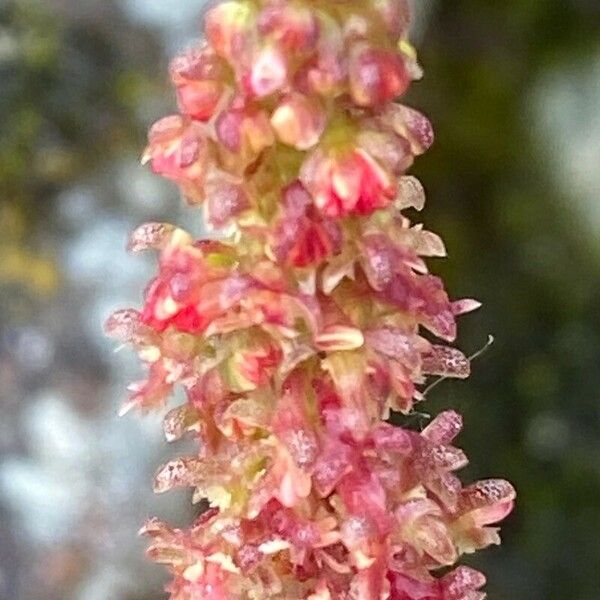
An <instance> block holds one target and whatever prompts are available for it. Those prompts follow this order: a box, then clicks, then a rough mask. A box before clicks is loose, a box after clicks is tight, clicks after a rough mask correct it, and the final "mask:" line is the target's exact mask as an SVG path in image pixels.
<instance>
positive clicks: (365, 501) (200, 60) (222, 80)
mask: <svg viewBox="0 0 600 600" xmlns="http://www.w3.org/2000/svg"><path fill="white" fill-rule="evenodd" d="M408 23H409V15H408V8H407V5H406V2H405V0H361V1H360V2H358V1H352V0H347V1H344V0H337V1H333V0H332V1H329V2H317V1H315V0H235V1H228V2H224V3H221V4H218V5H216V6H214V7H213V8H211V9H210V10H209V12H208V14H207V16H206V29H205V35H206V41H205V42H203V43H202V44H200V45H198V47H196V48H194V49H192V50H190V51H189V52H187V53H186V54H184V55H183V56H180V57H178V58H177V59H176V60H175V61H174V62H173V64H172V68H171V76H172V80H173V83H174V85H175V88H176V91H177V98H178V104H179V113H178V114H177V115H174V116H169V117H166V118H164V119H162V120H160V121H159V122H158V123H156V124H155V125H154V126H153V127H152V129H151V131H150V135H149V145H148V148H147V150H146V152H145V155H144V160H145V161H147V162H149V163H150V165H151V167H152V169H153V171H154V172H155V173H158V174H160V175H163V176H164V177H167V178H169V179H172V180H173V181H175V182H176V183H177V184H178V185H179V187H180V188H181V190H182V193H183V195H184V196H185V198H186V199H187V200H188V201H189V202H190V203H191V204H201V205H202V207H203V209H204V217H205V223H206V224H207V225H208V226H209V227H212V228H213V229H214V230H215V231H216V232H218V233H219V235H218V236H215V238H214V239H210V240H201V241H196V240H194V239H193V238H192V237H191V236H190V235H189V234H187V233H186V232H184V231H182V230H181V229H178V228H175V227H173V226H170V225H165V224H157V223H151V224H147V225H143V226H142V227H140V228H138V230H137V231H135V232H134V234H133V236H132V239H131V244H130V247H131V250H133V251H140V250H145V249H148V248H152V249H155V250H158V251H159V253H160V264H159V273H158V275H157V277H156V278H155V279H154V280H153V281H152V282H151V283H150V285H149V287H148V289H147V291H146V296H145V304H144V307H143V310H142V311H136V310H124V311H119V312H117V313H115V314H114V315H113V316H112V317H111V318H110V320H109V322H108V324H107V329H108V331H109V333H110V334H112V335H113V336H115V337H116V338H118V339H120V340H122V341H126V342H129V343H131V344H133V346H134V347H135V348H136V349H137V350H138V352H139V354H140V357H141V358H142V360H143V361H144V362H145V363H147V364H148V367H149V376H148V378H147V379H146V380H145V381H142V382H139V383H136V384H133V385H132V386H131V395H130V397H129V400H128V402H127V403H126V405H125V407H124V409H125V410H128V409H130V408H139V409H142V410H149V409H155V408H162V407H163V406H164V405H165V402H166V399H167V397H168V396H169V395H170V393H171V391H172V390H173V388H174V386H176V385H180V386H181V387H182V388H183V389H184V390H185V392H186V395H187V402H186V403H185V404H183V405H182V406H179V407H177V408H174V409H172V410H171V411H170V412H168V414H167V415H166V417H165V420H164V429H165V434H166V437H167V439H168V440H169V441H174V440H177V439H180V438H181V437H182V436H184V435H190V436H192V437H194V438H195V439H197V441H198V451H197V453H196V454H194V455H193V456H186V457H183V458H179V459H176V460H173V461H171V462H169V463H168V464H167V465H165V466H164V467H163V468H161V470H160V471H159V473H158V474H157V476H156V481H155V488H156V491H157V492H163V491H166V490H169V489H171V488H173V487H176V486H189V487H192V488H194V490H195V492H194V498H195V499H196V500H198V501H200V500H203V499H207V500H208V502H209V504H210V509H209V510H208V511H207V512H205V513H204V514H203V515H202V517H201V518H200V519H199V520H198V521H197V522H195V523H194V524H193V525H192V526H191V527H190V528H189V529H186V530H179V529H172V528H170V527H168V526H167V525H166V524H164V523H162V522H159V521H156V520H152V521H150V522H148V523H147V524H146V526H145V527H144V532H145V533H146V534H147V535H149V536H150V537H151V538H152V544H151V547H150V549H149V554H150V556H151V557H152V558H153V559H154V560H156V561H157V562H161V563H164V564H166V565H167V566H168V567H169V569H170V570H171V572H172V574H173V581H172V583H171V584H170V587H169V591H170V593H171V598H172V600H200V599H205V600H231V599H236V598H239V599H246V598H247V599H254V600H262V599H271V598H272V599H281V600H296V599H298V600H300V599H303V598H304V599H311V600H383V599H388V598H389V599H392V600H480V599H481V598H483V597H484V594H483V592H481V591H480V590H481V588H482V586H483V585H484V583H485V579H484V577H483V575H481V574H480V573H478V572H476V571H474V570H472V569H470V568H467V567H458V568H455V569H454V570H450V571H448V570H447V569H446V570H445V571H443V572H445V573H446V574H445V575H443V576H437V575H436V571H437V570H438V569H440V568H443V567H451V566H453V565H454V564H455V563H456V561H457V559H458V557H459V555H460V554H461V553H465V552H473V551H474V550H477V549H479V548H483V547H485V546H487V545H489V544H494V543H498V541H499V538H498V534H497V530H496V528H495V527H493V526H492V525H494V524H495V523H497V522H498V521H500V520H501V519H502V518H504V517H505V516H506V515H507V514H508V513H509V512H510V510H511V508H512V504H513V499H514V490H513V488H512V487H511V485H510V484H509V483H507V482H505V481H502V480H487V481H480V482H478V483H475V484H473V485H469V486H466V487H463V485H462V484H461V482H460V481H459V479H458V478H457V477H456V475H455V474H454V472H455V471H456V470H457V469H459V468H461V467H463V466H464V465H465V464H466V462H467V460H466V457H465V455H464V454H463V453H462V451H460V450H459V449H457V448H456V447H454V446H453V445H452V442H453V440H454V438H455V436H456V435H457V434H458V432H459V431H460V428H461V425H462V423H461V418H460V416H459V415H458V414H457V413H455V412H452V411H449V412H444V413H442V414H440V415H438V416H437V417H436V418H435V419H433V420H432V422H431V423H430V424H429V425H428V426H427V427H426V428H425V429H424V430H423V431H421V432H415V431H412V430H409V429H405V428H401V427H394V426H392V425H390V424H389V423H387V422H386V420H387V419H388V417H389V416H390V414H391V412H392V411H396V412H399V413H404V414H409V413H410V412H411V410H413V404H414V403H415V402H418V401H421V400H422V399H423V396H422V386H423V384H424V383H425V382H426V379H427V377H428V376H431V375H438V376H445V377H459V378H464V377H467V376H468V374H469V360H468V359H467V358H466V357H465V356H464V355H463V354H462V353H461V352H460V351H459V350H457V349H455V348H453V347H451V346H448V345H446V344H437V343H433V342H432V341H429V340H428V339H427V338H426V337H423V335H422V334H423V331H424V330H427V331H428V332H429V333H430V334H431V335H430V336H429V337H430V338H433V337H437V338H439V339H440V340H442V341H444V342H446V343H451V342H453V340H454V339H455V337H456V316H457V315H459V314H461V313H464V312H467V311H469V310H473V309H474V308H476V307H477V306H478V304H477V303H476V302H475V301H472V300H461V301H454V302H452V301H450V299H449V298H448V295H447V294H446V291H445V290H444V287H443V284H442V281H441V280H440V279H439V278H437V277H435V276H433V275H431V274H429V273H428V270H427V266H426V264H425V261H424V258H425V257H431V256H443V255H444V245H443V243H442V241H441V240H440V238H439V237H437V236H436V235H435V234H433V233H431V232H428V231H426V230H424V229H423V228H422V227H421V226H420V225H412V224H411V223H410V221H409V219H408V218H407V217H406V216H405V215H404V213H403V211H405V210H406V209H413V210H417V211H418V210H420V209H421V208H422V207H423V203H424V192H423V188H422V186H421V184H420V183H419V181H418V180H417V179H415V178H414V177H412V176H410V175H406V174H405V173H406V171H407V169H408V168H409V167H410V166H411V164H412V162H413V160H414V158H415V156H417V155H419V154H421V153H423V152H424V151H425V150H427V149H428V148H429V146H430V145H431V143H432V141H433V133H432V129H431V126H430V124H429V122H428V120H427V119H426V118H425V117H424V116H423V115H421V114H420V113H418V112H417V111H415V110H414V109H412V108H409V107H407V106H404V105H402V104H398V103H395V102H394V100H395V99H396V98H397V97H398V96H401V95H402V94H403V93H404V92H405V91H406V89H407V87H408V85H409V83H410V81H411V80H413V79H416V78H417V77H419V75H420V69H419V67H418V65H417V63H416V60H415V53H414V50H413V49H412V47H411V46H410V44H409V43H408V41H407V27H408Z"/></svg>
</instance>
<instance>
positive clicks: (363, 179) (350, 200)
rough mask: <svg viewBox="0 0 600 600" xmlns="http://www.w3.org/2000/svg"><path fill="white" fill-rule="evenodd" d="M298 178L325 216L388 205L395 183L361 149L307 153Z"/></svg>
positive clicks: (357, 211) (365, 212) (347, 213)
mask: <svg viewBox="0 0 600 600" xmlns="http://www.w3.org/2000/svg"><path fill="white" fill-rule="evenodd" d="M300 180H301V181H302V183H303V185H304V186H305V187H306V188H307V189H308V190H309V191H310V192H311V194H312V196H313V199H314V203H315V205H316V206H317V208H319V210H321V212H322V213H323V214H324V215H325V216H327V217H342V216H345V215H350V214H358V215H367V214H370V213H372V212H373V211H374V210H376V209H379V208H385V207H386V206H388V205H389V204H390V203H391V202H392V200H393V199H394V197H395V194H396V186H395V184H394V182H393V180H392V178H391V177H390V175H389V174H388V173H387V172H386V171H385V170H384V169H383V168H382V167H381V166H380V165H379V164H378V163H377V162H376V161H375V160H374V159H373V158H372V157H371V156H370V155H369V154H368V153H367V152H365V151H364V150H362V149H360V148H354V149H352V150H349V151H342V152H340V153H338V152H335V151H330V152H328V153H324V152H323V151H322V150H317V151H315V152H314V153H313V154H311V155H310V156H309V157H308V159H307V160H306V162H305V163H304V165H303V166H302V170H301V172H300Z"/></svg>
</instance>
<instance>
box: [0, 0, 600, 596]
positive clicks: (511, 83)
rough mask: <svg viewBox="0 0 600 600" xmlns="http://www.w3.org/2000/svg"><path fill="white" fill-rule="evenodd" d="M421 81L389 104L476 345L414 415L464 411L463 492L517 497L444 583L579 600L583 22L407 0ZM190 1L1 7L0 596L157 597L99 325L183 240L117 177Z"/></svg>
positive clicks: (190, 12)
mask: <svg viewBox="0 0 600 600" xmlns="http://www.w3.org/2000/svg"><path fill="white" fill-rule="evenodd" d="M416 4H418V6H416V7H415V8H416V12H417V15H418V18H417V23H416V27H415V35H414V41H415V43H416V45H417V47H418V48H419V50H420V56H421V62H422V64H423V66H424V67H425V72H426V77H425V79H424V81H423V82H421V83H419V84H417V85H415V86H414V89H413V91H412V92H411V93H410V98H409V99H408V102H409V103H412V104H414V105H416V106H418V107H420V108H422V109H423V110H424V112H426V113H427V114H429V115H430V116H431V117H432V120H433V122H434V125H435V127H436V130H437V143H436V144H435V146H434V148H433V149H432V150H431V151H430V152H429V153H428V154H427V155H426V156H425V157H423V158H421V159H420V160H419V161H418V163H417V167H416V169H415V173H416V174H417V175H419V176H420V177H421V178H422V179H423V181H424V183H425V185H426V188H427V190H428V196H429V204H428V207H427V208H426V210H425V214H424V219H425V221H426V222H427V224H428V226H429V227H430V228H431V229H433V230H434V231H437V232H439V233H441V234H442V235H443V237H444V238H445V240H446V242H447V246H448V250H449V256H450V258H449V260H447V261H441V262H438V263H435V264H434V265H432V269H433V270H434V271H435V272H437V273H439V274H442V275H443V276H445V277H446V278H447V284H448V287H449V289H450V290H451V292H452V294H453V296H455V297H461V296H475V297H477V298H479V299H480V300H481V301H482V302H483V303H484V309H483V310H481V311H478V312H477V313H474V314H473V315H470V316H467V317H465V318H463V319H462V333H461V338H460V345H461V347H462V348H463V349H465V351H467V353H471V352H472V351H475V350H477V349H478V348H480V347H481V346H483V345H484V344H485V341H486V339H487V336H488V335H489V334H492V335H494V337H495V344H494V345H493V346H492V347H491V348H490V349H489V350H488V351H487V352H486V353H485V354H484V355H483V356H482V357H481V358H479V359H478V360H477V361H476V363H475V364H474V373H473V376H472V377H471V379H470V380H468V381H467V382H459V383H444V384H443V385H440V386H437V387H436V389H435V391H434V392H432V394H431V400H430V404H429V405H428V409H430V410H431V412H437V411H439V410H441V409H442V408H445V407H449V406H453V407H457V408H458V409H459V410H461V411H462V412H463V413H464V414H465V419H466V429H465V433H464V434H463V435H462V437H461V440H460V441H461V445H462V447H463V448H464V449H465V450H466V451H467V453H468V454H469V456H470V457H471V459H472V462H471V465H470V466H469V467H468V469H467V472H466V473H465V477H466V478H471V477H488V476H493V475H501V476H506V477H507V478H509V479H511V480H512V481H513V482H514V483H515V485H516V486H517V488H518V490H519V493H520V496H519V504H518V507H517V510H516V512H515V513H514V515H513V516H512V517H511V518H510V520H509V521H508V522H507V524H506V525H505V526H504V528H503V531H504V538H505V542H504V545H503V546H502V547H501V548H496V549H492V550H488V551H485V552H483V553H481V554H480V555H478V556H476V557H474V558H472V559H470V560H469V562H470V563H471V564H473V565H475V566H478V567H480V568H482V569H484V570H485V571H486V572H487V573H488V574H489V587H488V590H489V595H490V599H491V600H509V599H510V600H525V599H526V600H542V599H543V600H564V599H565V598H569V599H570V600H598V598H600V2H598V0H536V1H535V2H532V1H531V0H505V1H503V2H497V1H496V0H418V1H417V2H416ZM202 9H203V2H202V0H177V1H172V2H164V1H163V0H0V600H42V599H43V600H106V599H108V598H110V599H111V600H142V599H143V600H158V599H160V598H164V597H165V595H164V594H162V593H161V591H160V590H161V586H162V582H163V581H164V579H163V573H161V570H160V568H155V567H154V566H150V565H148V564H146V563H145V562H144V560H143V541H141V540H139V539H137V537H136V531H137V529H138V527H139V525H140V524H141V523H142V521H143V520H144V519H145V517H146V516H149V515H152V514H158V515H160V516H161V517H163V518H166V519H170V520H171V521H172V522H174V523H185V522H186V520H187V519H188V518H189V515H188V514H187V511H189V508H188V498H187V494H185V493H182V494H177V493H173V492H172V493H170V494H169V495H168V496H167V497H158V498H157V497H153V495H152V494H151V489H150V481H151V475H152V473H153V472H154V470H155V468H156V466H157V465H158V463H159V462H160V460H161V458H162V457H163V456H164V455H166V454H167V453H168V452H169V450H168V449H167V448H166V444H165V443H163V441H162V437H161V434H160V432H159V424H158V422H157V420H156V419H153V418H146V419H143V420H142V419H137V418H135V417H131V416H130V417H125V418H123V419H118V418H117V417H116V408H117V406H118V405H119V403H120V401H121V399H122V398H123V395H124V390H125V385H126V384H127V382H129V381H130V380H131V379H133V378H135V377H136V375H137V374H138V367H137V363H136V360H135V358H134V357H133V355H132V354H130V353H129V352H122V353H119V354H118V355H115V354H114V352H113V345H112V344H111V343H110V342H108V341H107V340H105V339H104V337H103V334H102V330H101V325H102V323H103V321H104V319H105V318H106V316H107V315H108V314H109V312H110V311H111V310H112V309H114V308H117V307H123V306H130V305H137V304H139V301H140V298H141V290H142V288H143V286H144V284H145V282H146V281H147V280H148V279H149V277H150V275H151V273H152V268H153V267H152V264H151V263H149V262H147V261H145V260H144V259H143V258H139V257H136V258H132V257H130V256H128V255H127V254H126V253H125V251H124V244H125V240H126V237H127V234H128V232H129V231H130V230H131V229H132V228H133V227H134V226H135V225H137V224H139V223H140V222H143V221H146V220H168V221H172V222H175V223H178V224H180V225H183V226H185V227H187V228H192V229H195V230H196V231H199V230H200V228H201V225H200V224H199V223H198V221H197V220H198V213H194V212H190V211H185V210H183V209H182V207H181V202H180V200H179V198H178V195H177V193H176V192H175V190H174V188H173V187H171V186H170V185H168V184H166V183H164V182H163V181H162V180H160V179H158V178H155V177H153V176H151V175H150V174H149V173H148V171H147V170H146V169H144V168H142V167H140V166H139V164H138V157H139V155H140V151H141V149H142V148H143V146H144V141H145V130H146V129H147V127H148V125H149V124H150V123H151V122H152V121H153V120H155V119H157V118H158V117H160V116H162V115H163V114H165V113H167V112H168V111H169V110H171V107H172V106H173V104H174V100H173V98H172V96H171V91H170V88H169V85H168V80H167V65H168V60H169V57H170V56H172V54H173V53H174V52H176V51H177V50H181V49H183V48H185V47H186V45H187V44H188V43H189V42H190V40H191V39H192V38H193V37H194V36H197V35H198V32H199V26H200V22H201V13H202Z"/></svg>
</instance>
